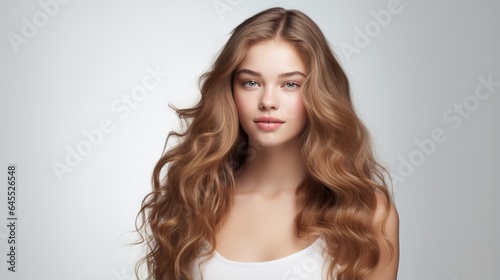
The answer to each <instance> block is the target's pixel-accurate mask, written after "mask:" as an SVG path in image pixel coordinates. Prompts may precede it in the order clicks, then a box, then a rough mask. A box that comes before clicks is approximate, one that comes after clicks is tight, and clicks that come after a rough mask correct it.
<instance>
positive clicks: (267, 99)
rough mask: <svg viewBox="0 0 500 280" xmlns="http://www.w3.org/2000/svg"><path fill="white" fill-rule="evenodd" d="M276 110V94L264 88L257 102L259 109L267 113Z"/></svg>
mask: <svg viewBox="0 0 500 280" xmlns="http://www.w3.org/2000/svg"><path fill="white" fill-rule="evenodd" d="M278 108H279V97H278V93H277V92H276V91H275V90H273V88H271V87H265V88H264V91H263V94H262V96H261V98H260V100H259V109H260V110H264V111H268V110H277V109H278Z"/></svg>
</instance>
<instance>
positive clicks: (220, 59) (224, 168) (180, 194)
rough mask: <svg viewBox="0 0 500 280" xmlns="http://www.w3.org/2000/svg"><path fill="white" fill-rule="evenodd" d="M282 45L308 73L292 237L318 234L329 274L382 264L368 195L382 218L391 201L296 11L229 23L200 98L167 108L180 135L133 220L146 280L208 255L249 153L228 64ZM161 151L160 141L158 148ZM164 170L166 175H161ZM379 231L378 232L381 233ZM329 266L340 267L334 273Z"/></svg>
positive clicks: (336, 72)
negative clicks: (259, 47)
mask: <svg viewBox="0 0 500 280" xmlns="http://www.w3.org/2000/svg"><path fill="white" fill-rule="evenodd" d="M270 39H280V40H283V41H285V42H288V43H290V44H291V45H292V46H294V47H295V49H296V50H297V51H298V53H299V54H300V55H301V57H302V59H303V60H304V62H305V65H306V66H307V68H308V75H307V77H306V79H305V81H304V83H303V85H302V90H303V103H304V106H305V108H306V110H307V114H308V125H307V126H306V129H305V130H304V132H303V134H302V135H301V137H300V141H301V143H302V145H301V149H302V150H301V153H302V157H303V160H304V162H305V166H306V175H307V179H306V180H305V181H304V182H303V183H302V184H301V185H300V186H299V187H298V188H297V190H296V194H297V203H298V205H299V206H300V208H299V209H300V211H299V212H298V214H297V215H296V218H295V223H296V229H297V233H298V236H305V235H308V234H315V235H320V236H323V237H324V239H325V241H326V244H327V248H326V251H327V252H328V254H329V255H330V256H332V261H331V263H330V264H329V266H328V271H329V277H330V278H333V277H334V273H336V274H335V276H336V277H337V278H336V279H338V280H346V279H349V280H352V279H362V278H363V277H364V276H366V275H368V274H369V273H370V272H371V271H373V269H374V268H375V266H376V265H377V263H378V262H379V259H380V247H379V244H378V242H377V241H378V240H380V238H382V240H385V241H386V242H387V243H388V245H389V246H390V248H391V249H392V246H391V244H390V242H389V241H388V238H386V237H385V233H384V231H383V224H384V223H385V222H384V223H382V225H380V228H375V227H376V226H375V225H374V223H373V221H374V213H375V209H376V206H377V200H376V192H379V193H381V194H383V195H384V196H385V197H386V201H387V205H386V207H385V209H386V213H387V214H386V216H385V220H386V219H387V215H388V212H389V211H387V210H388V209H389V208H390V204H391V203H392V198H391V195H390V194H389V191H388V188H387V184H386V180H384V178H387V177H386V176H384V175H387V176H388V174H387V172H386V170H385V169H384V168H383V167H382V166H381V165H380V164H378V163H377V162H376V160H375V159H374V155H373V152H372V150H371V144H370V139H369V133H368V131H367V129H366V127H365V126H364V125H363V123H362V122H361V121H360V119H359V118H358V117H357V115H356V113H355V110H354V107H353V104H352V101H351V97H350V89H349V81H348V79H347V76H346V74H345V73H344V71H343V70H342V68H341V66H340V64H339V63H338V62H337V60H336V59H335V56H334V54H333V52H332V50H331V49H330V47H329V45H328V42H327V40H326V38H325V37H324V35H323V33H322V32H321V30H320V29H319V27H318V26H317V25H316V24H315V23H314V22H313V21H312V20H311V19H310V18H309V17H308V16H306V15H305V14H303V13H302V12H300V11H297V10H285V9H283V8H271V9H268V10H265V11H262V12H260V13H258V14H256V15H254V16H252V17H250V18H248V19H247V20H245V21H244V22H243V23H241V24H240V25H239V26H237V27H236V28H235V29H234V30H233V31H232V32H231V36H230V38H229V40H228V42H227V43H226V45H225V46H224V47H223V48H222V50H221V51H220V53H219V54H218V56H217V58H216V60H215V62H214V64H213V65H212V67H211V69H210V70H209V71H207V72H206V73H204V74H203V75H202V76H201V77H200V80H199V87H200V92H201V99H200V100H199V101H198V102H197V104H196V105H195V106H194V107H192V108H186V109H177V108H175V107H173V106H171V107H172V108H173V109H174V110H175V111H176V112H177V114H178V116H179V118H180V119H181V121H182V123H183V131H182V132H175V131H171V132H170V133H169V134H168V137H167V142H168V140H169V138H170V137H171V136H175V137H176V138H177V139H178V140H179V141H178V143H177V144H176V145H175V146H174V147H172V148H171V149H169V150H167V149H166V148H165V150H164V152H163V154H162V157H161V158H160V160H159V161H158V163H157V164H156V166H155V168H154V171H153V176H152V185H153V190H152V192H151V193H149V194H148V195H147V196H146V197H145V198H144V200H143V202H142V207H141V209H140V211H139V214H138V216H137V220H136V227H137V230H138V232H139V233H140V234H141V237H142V238H141V240H140V241H139V242H138V243H142V244H146V246H147V250H148V252H147V254H146V255H145V257H144V258H143V259H142V260H141V261H140V262H139V263H138V264H137V267H136V269H137V270H138V269H139V268H140V267H141V266H142V265H144V264H146V265H147V271H148V273H149V276H148V279H161V280H164V279H176V280H177V279H186V280H189V279H191V276H190V269H191V266H192V265H193V263H194V260H195V259H196V258H197V257H200V248H202V246H203V245H204V244H205V242H207V241H208V242H210V243H211V244H212V245H214V246H211V248H212V249H211V250H210V252H208V254H209V255H210V254H213V252H214V249H213V248H215V233H216V231H217V228H218V227H219V226H220V222H221V220H222V219H223V217H224V216H225V215H226V214H227V213H228V211H229V209H230V207H231V204H232V197H233V191H234V188H235V181H234V177H235V174H236V173H237V172H238V170H239V168H240V167H241V166H242V164H243V163H244V161H245V159H246V158H247V157H249V156H251V153H252V151H251V150H249V148H248V136H247V135H246V134H245V132H244V131H243V130H242V129H241V127H240V125H239V122H238V113H237V110H236V106H235V104H234V100H233V95H232V79H233V73H234V70H235V69H236V67H237V66H238V65H239V64H240V62H241V61H242V60H243V58H244V57H245V54H246V52H247V50H248V49H249V48H250V47H251V46H253V45H255V44H257V43H259V42H262V41H265V40H270ZM165 147H166V144H165ZM162 170H164V171H166V174H165V176H162V175H161V173H162ZM379 232H382V234H381V233H379ZM336 267H337V268H338V270H337V271H336V272H334V271H335V269H336Z"/></svg>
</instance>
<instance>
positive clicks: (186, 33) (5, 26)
mask: <svg viewBox="0 0 500 280" xmlns="http://www.w3.org/2000/svg"><path fill="white" fill-rule="evenodd" d="M54 1H55V0H54ZM54 1H49V0H42V1H40V2H38V1H2V2H0V18H1V19H2V20H1V24H0V34H1V35H2V40H1V41H0V48H1V51H0V61H1V63H0V93H1V101H0V116H1V117H0V125H1V126H0V128H1V138H0V141H1V142H0V144H1V145H0V161H1V162H0V172H2V173H3V174H4V175H1V176H0V178H2V179H1V180H3V181H2V182H1V184H0V185H1V186H3V187H2V189H0V220H1V222H0V224H2V225H4V224H6V223H7V190H6V189H7V188H6V185H7V182H6V181H7V180H6V176H7V174H6V173H7V166H8V165H9V164H11V163H15V164H16V165H17V168H18V173H17V176H18V189H17V207H18V209H17V216H18V222H17V223H18V226H17V241H18V247H17V261H18V262H17V267H16V268H17V272H16V273H10V272H8V271H7V263H6V262H5V261H4V260H5V259H6V257H7V256H6V254H7V248H8V244H7V237H8V232H7V227H6V226H1V227H0V254H1V255H2V256H1V257H0V260H2V262H1V263H2V264H1V265H0V278H2V279H55V280H57V279H110V280H123V279H134V277H132V269H133V265H134V263H135V261H136V260H137V258H138V256H139V255H140V250H138V249H137V248H135V247H132V246H127V245H126V244H127V243H128V242H131V241H133V240H134V238H135V235H134V234H133V233H132V230H133V228H134V218H135V215H136V213H137V210H138V208H139V205H140V202H141V200H142V198H143V197H144V195H145V194H146V193H147V192H148V191H149V190H150V181H149V180H150V176H151V172H152V168H153V165H154V164H155V162H156V161H157V159H158V157H159V155H160V153H161V151H162V148H163V144H164V140H165V137H166V135H167V133H168V131H170V130H173V129H177V128H178V124H179V122H178V120H177V119H176V117H175V115H174V114H173V113H172V111H171V110H170V109H168V107H167V104H168V103H171V104H174V105H176V106H178V107H183V106H190V105H192V104H193V102H194V101H195V100H196V98H197V89H196V81H197V78H198V76H199V75H200V74H201V73H202V72H203V71H205V70H207V69H208V67H209V66H210V64H211V63H212V62H213V59H214V58H215V55H216V53H217V51H218V50H219V49H220V48H221V47H222V45H223V44H224V43H225V42H226V40H227V39H228V33H229V31H230V30H231V29H232V28H234V27H235V26H236V25H237V24H239V23H240V22H241V21H242V20H244V19H246V18H247V17H249V16H251V15H253V14H254V13H256V12H258V11H260V10H262V9H265V8H268V7H272V6H283V7H285V8H296V9H300V10H302V11H304V12H305V13H306V14H308V15H309V16H310V17H311V18H312V19H313V20H315V21H316V23H317V24H318V25H319V26H320V27H321V28H322V30H323V31H324V33H325V35H326V36H327V38H328V40H329V41H330V43H331V44H332V45H333V48H334V50H335V52H336V53H337V56H338V58H339V60H340V61H341V63H342V65H343V66H344V68H345V70H346V72H347V73H348V75H349V78H350V81H351V84H352V89H353V96H354V101H355V104H356V107H357V110H358V113H359V115H360V116H361V118H362V119H363V120H364V121H365V123H366V125H367V126H368V128H369V129H370V131H371V133H372V136H373V140H374V145H375V149H376V151H377V156H378V158H379V159H380V161H381V163H383V164H384V165H385V166H387V167H388V168H389V169H390V170H391V172H392V173H393V174H394V175H397V176H399V177H398V178H399V179H398V180H397V182H396V184H395V187H394V192H395V198H396V204H397V207H398V210H399V215H400V220H401V227H400V235H401V236H400V238H401V261H400V270H399V278H400V279H415V280H417V279H418V280H421V279H439V280H444V279H449V280H455V279H457V280H458V279H460V280H462V279H499V278H498V277H499V276H498V275H499V273H500V271H499V267H500V266H499V264H500V262H499V252H500V248H499V245H498V244H499V243H498V241H497V237H498V236H499V224H500V223H499V222H500V221H499V216H498V214H496V213H498V210H499V209H498V208H499V207H498V204H497V203H496V201H498V199H499V193H498V192H499V191H498V186H499V183H500V181H499V180H500V177H499V174H500V166H499V158H500V157H499V154H500V148H499V140H500V139H499V138H500V119H499V113H498V112H499V108H500V97H499V96H498V95H500V86H494V87H492V88H491V90H492V92H491V93H490V94H489V96H487V97H485V98H483V99H484V100H479V99H477V98H476V97H474V92H475V89H476V87H477V86H478V85H480V84H481V83H480V77H483V78H485V79H487V78H488V76H490V75H491V79H492V80H493V81H496V82H497V83H498V82H500V70H499V65H500V55H499V50H500V45H499V27H500V21H499V14H500V5H499V2H498V1H486V0H482V1H472V0H470V1H451V0H447V1H430V0H427V1H424V0H421V1H417V0H414V1H410V0H401V1H388V0H377V1H328V2H327V1H292V0H287V1H245V0H232V1H230V0H220V1H211V0H210V1H201V0H198V1H159V0H158V1H153V0H150V1H95V0H94V1H78V0H74V1H64V2H67V3H62V2H63V1H60V2H54ZM50 2H52V3H57V7H58V9H55V7H56V6H55V5H54V4H52V6H50V5H49V11H51V15H48V14H47V12H45V11H44V8H43V7H42V6H43V3H50ZM397 2H399V4H397ZM40 3H42V4H40ZM224 5H225V6H224ZM388 5H389V6H390V5H398V12H397V13H392V14H391V20H390V22H388V23H387V24H384V25H385V26H382V25H381V24H380V23H376V21H375V19H374V16H373V14H372V12H375V13H379V11H381V10H387V9H388ZM216 7H220V8H224V7H225V8H226V10H217V9H216ZM46 9H47V8H46ZM44 13H45V17H44ZM23 18H26V21H29V22H30V23H31V24H35V23H37V24H38V25H39V26H38V27H37V26H36V25H34V27H35V28H36V31H34V30H33V29H31V30H28V29H29V28H28V29H26V28H27V27H23V26H25V25H29V23H26V21H24V20H23ZM377 26H378V27H379V28H378V29H377ZM23 28H24V29H26V30H24V31H25V34H24V35H23ZM365 28H368V33H370V32H371V33H370V34H371V35H368V39H369V42H367V41H366V40H365V44H364V45H363V44H362V43H361V41H360V40H359V36H361V35H359V34H360V32H363V33H365V34H366V32H367V31H363V30H365ZM370 28H371V29H370ZM29 31H31V32H29ZM13 34H15V35H13ZM25 35H27V36H25ZM12 36H14V37H15V36H17V37H16V38H17V39H18V40H19V38H20V37H23V38H24V43H18V44H17V43H12V39H11V38H13V37H12ZM28 37H30V38H28ZM365 39H366V38H365ZM348 45H350V46H351V47H353V48H354V47H356V48H357V49H358V51H357V53H354V54H352V55H349V54H348V53H347V52H346V46H348ZM148 68H152V69H155V68H158V69H160V71H161V72H168V77H161V78H160V79H159V80H160V82H159V83H158V86H157V88H155V89H154V90H150V91H148V92H147V93H146V95H144V96H143V97H144V98H143V99H141V100H139V101H136V102H134V104H133V106H135V107H136V108H133V109H132V108H130V106H129V105H127V106H128V108H129V109H130V113H129V114H128V115H126V116H125V115H124V113H123V112H118V111H117V108H118V107H120V108H121V109H122V110H123V109H124V108H125V107H124V106H126V105H125V104H126V103H124V102H123V101H121V100H122V99H121V98H127V97H130V96H132V92H133V91H134V90H137V87H136V86H140V85H141V84H142V81H143V79H145V78H146V79H147V76H148V75H150V74H149V73H148V71H147V69H148ZM152 81H154V80H152ZM481 92H482V93H483V94H486V93H487V92H488V91H486V89H485V88H484V87H483V88H482V89H481ZM463 103H465V104H463ZM461 104H463V105H461ZM113 106H115V107H113ZM459 106H463V107H464V108H465V109H464V113H463V115H460V114H459V113H458V111H455V110H457V108H459ZM450 110H451V111H450ZM103 120H108V121H109V122H110V123H111V124H112V126H113V127H114V130H113V131H112V132H109V133H103V137H102V139H100V141H96V142H95V143H96V144H92V145H91V146H88V143H89V142H88V140H86V139H87V138H86V137H85V135H84V134H83V132H82V130H86V131H93V130H95V129H97V128H99V125H100V123H101V122H102V121H103ZM459 122H460V124H459ZM435 130H438V131H441V133H442V134H443V135H442V136H441V138H439V139H440V140H441V141H440V143H438V142H435V141H434V144H435V147H434V148H433V149H431V148H432V147H431V146H432V145H431V144H427V146H426V147H427V148H428V149H429V151H427V153H424V151H422V149H421V148H419V146H418V145H417V144H416V142H419V141H424V139H430V138H431V137H432V133H433V131H435ZM86 141H87V146H85V145H86V144H85V142H86ZM429 141H430V140H427V142H426V143H429ZM424 142H425V141H424ZM79 145H80V148H82V147H86V148H87V150H85V151H86V152H87V155H85V156H82V158H81V161H80V162H79V163H77V164H74V167H73V168H71V170H72V171H71V172H67V173H64V174H62V175H61V177H60V178H58V176H57V175H56V172H55V171H54V168H53V165H54V163H56V162H57V163H59V164H67V162H66V157H67V156H68V153H69V152H68V149H69V150H76V149H77V148H78V147H79ZM89 147H90V148H91V150H89ZM82 151H83V150H82ZM412 162H413V163H412ZM405 164H406V165H411V166H405Z"/></svg>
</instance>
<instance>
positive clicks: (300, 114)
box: [286, 96, 307, 121]
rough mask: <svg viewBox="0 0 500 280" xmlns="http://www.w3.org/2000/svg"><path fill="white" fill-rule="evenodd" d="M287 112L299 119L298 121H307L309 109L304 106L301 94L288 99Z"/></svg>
mask: <svg viewBox="0 0 500 280" xmlns="http://www.w3.org/2000/svg"><path fill="white" fill-rule="evenodd" d="M287 103H288V104H287V106H286V108H287V112H286V114H287V115H288V116H289V117H293V118H294V119H297V120H298V121H299V120H300V121H305V119H306V118H307V111H306V108H305V107H304V102H303V101H302V98H301V97H300V96H297V97H295V98H293V99H290V100H288V102H287Z"/></svg>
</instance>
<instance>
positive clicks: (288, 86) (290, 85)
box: [283, 82, 299, 89]
mask: <svg viewBox="0 0 500 280" xmlns="http://www.w3.org/2000/svg"><path fill="white" fill-rule="evenodd" d="M283 86H284V87H285V88H286V89H296V88H298V87H299V84H297V83H296V82H286V83H285V84H283Z"/></svg>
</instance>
